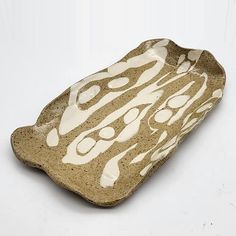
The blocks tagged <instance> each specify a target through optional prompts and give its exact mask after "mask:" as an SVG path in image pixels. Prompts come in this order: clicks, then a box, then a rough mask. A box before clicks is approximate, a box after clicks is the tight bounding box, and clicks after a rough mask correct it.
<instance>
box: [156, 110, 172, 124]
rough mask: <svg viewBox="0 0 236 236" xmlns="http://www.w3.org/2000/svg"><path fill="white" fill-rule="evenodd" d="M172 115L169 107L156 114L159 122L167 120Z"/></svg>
mask: <svg viewBox="0 0 236 236" xmlns="http://www.w3.org/2000/svg"><path fill="white" fill-rule="evenodd" d="M171 116H172V111H171V110H169V109H164V110H160V111H158V112H157V113H156V114H155V117H154V119H155V121H156V122H158V123H163V122H166V121H167V120H169V119H170V117H171Z"/></svg>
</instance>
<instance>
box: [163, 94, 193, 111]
mask: <svg viewBox="0 0 236 236" xmlns="http://www.w3.org/2000/svg"><path fill="white" fill-rule="evenodd" d="M189 98H190V96H189V95H179V96H175V97H173V98H171V99H170V100H169V101H168V106H169V107H171V108H179V107H182V106H183V105H184V104H185V103H186V102H187V101H188V100H189Z"/></svg>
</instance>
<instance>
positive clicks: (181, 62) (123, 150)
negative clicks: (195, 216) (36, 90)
mask: <svg viewBox="0 0 236 236" xmlns="http://www.w3.org/2000/svg"><path fill="white" fill-rule="evenodd" d="M224 84H225V73H224V70H223V68H222V67H221V66H220V65H219V63H218V62H217V61H216V60H215V58H214V57H213V56H212V54H211V53H209V52H208V51H205V50H195V49H186V48H182V47H179V46H177V45H176V44H175V43H174V42H172V41H171V40H168V39H154V40H148V41H145V42H143V43H141V44H140V45H139V46H138V47H137V48H136V49H134V50H132V51H131V52H129V53H128V54H127V55H126V56H125V57H124V58H122V59H121V60H120V61H118V62H117V63H115V64H113V65H111V66H110V67H108V68H106V69H104V70H102V71H99V72H97V73H95V74H93V75H90V76H88V77H86V78H85V79H83V80H81V81H79V82H77V83H76V84H74V85H72V86H71V87H70V88H68V89H67V90H66V91H64V92H63V93H62V94H61V95H60V96H59V97H57V98H56V99H54V100H53V101H52V102H50V103H49V104H48V105H47V106H46V107H45V108H44V109H43V110H42V112H41V114H40V116H39V118H38V120H37V122H36V123H35V124H34V125H32V126H26V127H22V128H18V129H16V130H15V131H14V133H13V134H12V136H11V142H12V147H13V150H14V152H15V155H16V157H17V158H18V159H19V160H21V161H22V162H24V163H25V164H27V165H29V166H33V167H37V168H40V169H42V170H44V171H45V172H46V173H47V174H48V175H49V176H50V177H51V178H52V179H53V180H54V181H55V182H56V183H57V184H59V185H60V186H62V187H64V188H66V189H69V190H71V191H73V192H75V193H77V194H79V195H80V196H82V197H83V198H85V199H86V200H88V201H89V202H92V203H94V204H96V205H99V206H114V205H116V204H118V203H119V202H121V201H122V200H124V199H125V198H127V197H128V196H129V195H131V193H133V192H134V191H135V190H136V189H137V188H138V186H140V184H141V183H142V182H144V180H146V179H147V178H148V176H150V175H151V174H152V173H153V172H154V171H155V170H156V169H157V168H158V167H159V166H160V165H161V164H163V163H164V162H165V161H166V160H167V159H168V158H169V157H170V154H171V153H172V152H173V150H175V148H176V147H177V145H178V144H179V143H180V142H181V141H182V140H183V139H184V138H185V136H186V135H187V134H188V133H189V132H191V130H193V128H194V127H196V126H197V125H198V124H199V123H200V122H201V121H202V120H203V119H204V118H205V116H206V115H207V113H208V112H209V111H210V110H212V108H213V107H215V105H216V104H217V103H218V102H219V101H220V99H221V97H222V93H223V88H224ZM186 161H187V160H186ZM166 178H168V173H167V176H166Z"/></svg>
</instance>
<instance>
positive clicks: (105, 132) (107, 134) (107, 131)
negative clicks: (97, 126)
mask: <svg viewBox="0 0 236 236" xmlns="http://www.w3.org/2000/svg"><path fill="white" fill-rule="evenodd" d="M114 135H115V130H114V129H113V128H112V127H105V128H103V129H101V130H100V132H99V136H100V137H101V138H103V139H110V138H112V137H113V136H114Z"/></svg>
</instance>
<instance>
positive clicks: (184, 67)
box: [177, 61, 191, 74]
mask: <svg viewBox="0 0 236 236" xmlns="http://www.w3.org/2000/svg"><path fill="white" fill-rule="evenodd" d="M190 66H191V63H190V61H184V62H183V63H182V64H181V65H180V66H179V68H178V69H177V74H180V73H184V72H186V71H187V70H188V69H189V68H190Z"/></svg>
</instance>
